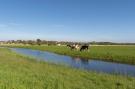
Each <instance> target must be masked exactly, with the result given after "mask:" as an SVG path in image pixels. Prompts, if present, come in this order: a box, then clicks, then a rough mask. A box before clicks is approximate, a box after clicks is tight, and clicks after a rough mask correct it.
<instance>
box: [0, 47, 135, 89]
mask: <svg viewBox="0 0 135 89" xmlns="http://www.w3.org/2000/svg"><path fill="white" fill-rule="evenodd" d="M134 84H135V78H132V77H124V76H119V75H108V74H103V73H95V72H87V71H83V70H78V69H72V68H69V67H66V66H59V65H55V64H49V63H46V62H42V61H36V60H35V59H32V58H30V57H26V56H22V55H19V54H17V53H15V52H12V51H11V50H9V49H7V48H0V89H135V86H134Z"/></svg>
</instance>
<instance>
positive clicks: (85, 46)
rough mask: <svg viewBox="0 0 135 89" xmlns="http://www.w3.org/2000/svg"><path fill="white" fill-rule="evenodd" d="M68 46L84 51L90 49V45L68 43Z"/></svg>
mask: <svg viewBox="0 0 135 89" xmlns="http://www.w3.org/2000/svg"><path fill="white" fill-rule="evenodd" d="M67 47H69V48H70V49H71V50H78V51H84V50H88V49H89V45H78V44H73V45H69V44H68V45H67Z"/></svg>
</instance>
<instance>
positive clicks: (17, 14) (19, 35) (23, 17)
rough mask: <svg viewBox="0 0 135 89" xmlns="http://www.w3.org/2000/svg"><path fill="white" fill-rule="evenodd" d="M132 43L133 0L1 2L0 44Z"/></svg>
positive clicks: (134, 37)
mask: <svg viewBox="0 0 135 89" xmlns="http://www.w3.org/2000/svg"><path fill="white" fill-rule="evenodd" d="M37 38H39V39H43V40H58V41H109V42H135V0H0V40H18V39H21V40H30V39H32V40H34V39H37Z"/></svg>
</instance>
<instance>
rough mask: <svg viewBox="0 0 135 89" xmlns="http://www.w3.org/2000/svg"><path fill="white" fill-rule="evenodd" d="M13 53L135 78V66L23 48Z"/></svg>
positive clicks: (15, 49)
mask: <svg viewBox="0 0 135 89" xmlns="http://www.w3.org/2000/svg"><path fill="white" fill-rule="evenodd" d="M11 49H12V50H13V51H16V52H18V53H21V54H25V55H28V56H32V57H35V58H37V59H39V60H45V61H47V62H50V63H55V64H66V65H69V66H71V67H75V68H79V69H85V70H92V71H96V72H105V73H116V74H121V75H128V76H135V66H133V65H127V64H119V63H111V62H103V61H97V60H87V59H81V58H77V57H76V58H73V57H70V56H64V55H58V54H55V53H50V52H45V51H39V50H31V49H23V48H11Z"/></svg>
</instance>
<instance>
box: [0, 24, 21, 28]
mask: <svg viewBox="0 0 135 89" xmlns="http://www.w3.org/2000/svg"><path fill="white" fill-rule="evenodd" d="M21 25H22V24H19V23H7V24H2V23H0V28H7V27H13V26H21Z"/></svg>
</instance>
